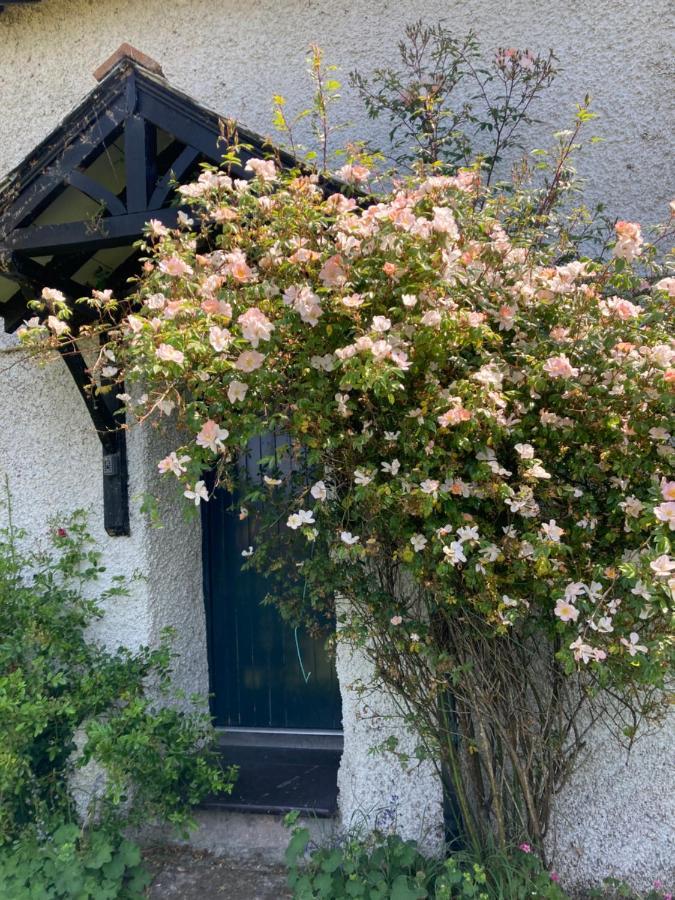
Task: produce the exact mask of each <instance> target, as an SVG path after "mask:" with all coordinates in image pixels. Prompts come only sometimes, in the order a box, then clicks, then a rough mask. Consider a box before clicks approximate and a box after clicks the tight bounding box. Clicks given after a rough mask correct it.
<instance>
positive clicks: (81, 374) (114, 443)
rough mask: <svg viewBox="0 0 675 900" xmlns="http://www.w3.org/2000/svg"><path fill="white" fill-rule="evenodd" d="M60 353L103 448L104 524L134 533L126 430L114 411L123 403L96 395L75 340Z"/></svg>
mask: <svg viewBox="0 0 675 900" xmlns="http://www.w3.org/2000/svg"><path fill="white" fill-rule="evenodd" d="M59 352H60V353H61V356H62V358H63V361H64V362H65V364H66V366H67V367H68V371H69V372H70V374H71V375H72V377H73V381H74V382H75V384H76V385H77V389H78V390H79V392H80V395H81V397H82V399H83V400H84V403H85V406H86V407H87V410H88V412H89V416H90V418H91V420H92V422H93V424H94V428H95V429H96V433H97V435H98V437H99V440H100V441H101V447H102V451H103V472H102V474H103V525H104V528H105V530H106V532H107V533H108V534H109V535H110V536H111V537H122V536H128V535H129V534H131V530H130V527H129V484H128V482H129V475H128V466H127V442H126V432H125V430H124V428H123V427H122V423H121V422H120V421H118V419H117V418H116V417H115V415H114V412H115V410H116V409H119V407H120V403H119V400H118V399H117V392H115V393H114V394H112V395H111V396H112V400H108V398H107V397H105V396H101V395H98V396H97V394H96V385H95V384H94V382H93V381H92V379H91V376H90V374H89V371H88V369H87V365H86V363H85V360H84V357H83V356H82V353H81V352H80V349H79V347H78V346H77V344H76V343H75V341H74V340H69V341H64V342H63V343H61V344H60V345H59Z"/></svg>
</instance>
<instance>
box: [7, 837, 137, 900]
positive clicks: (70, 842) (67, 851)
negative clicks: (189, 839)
mask: <svg viewBox="0 0 675 900" xmlns="http://www.w3.org/2000/svg"><path fill="white" fill-rule="evenodd" d="M148 881H149V877H148V874H147V872H146V870H145V869H144V867H143V865H142V863H141V854H140V850H139V849H138V847H137V846H136V844H134V843H132V842H131V841H129V840H126V839H125V838H123V837H121V835H120V834H119V833H118V832H117V831H116V830H114V829H109V828H94V829H90V830H88V831H86V832H83V831H82V830H81V829H80V828H79V827H78V826H77V825H75V824H72V823H69V824H66V823H63V824H61V825H58V826H56V827H55V829H54V830H53V832H49V833H48V834H46V835H44V836H41V837H40V838H39V839H38V837H37V835H36V834H35V833H34V832H32V831H31V830H30V829H26V830H25V831H24V833H23V834H22V835H21V837H20V838H19V839H17V840H16V841H13V842H12V843H10V844H4V845H2V846H1V847H0V884H1V885H2V897H3V900H73V898H77V900H137V898H139V897H141V896H143V891H144V888H145V887H146V886H147V884H148Z"/></svg>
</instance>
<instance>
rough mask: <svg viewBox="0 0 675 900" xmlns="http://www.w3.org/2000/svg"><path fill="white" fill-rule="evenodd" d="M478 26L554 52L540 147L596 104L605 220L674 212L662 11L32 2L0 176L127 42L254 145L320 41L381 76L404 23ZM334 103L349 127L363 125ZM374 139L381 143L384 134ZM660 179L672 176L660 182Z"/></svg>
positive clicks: (483, 4) (14, 35)
mask: <svg viewBox="0 0 675 900" xmlns="http://www.w3.org/2000/svg"><path fill="white" fill-rule="evenodd" d="M418 16H421V17H424V18H425V19H427V20H431V21H433V20H435V19H437V18H439V17H445V19H446V20H447V21H448V22H449V23H451V24H452V25H453V26H455V27H456V29H457V31H458V32H459V33H463V32H464V31H466V30H468V29H469V28H471V27H473V28H475V29H476V31H477V32H478V34H479V36H480V38H481V41H482V42H483V43H484V44H485V45H486V46H488V47H495V46H497V45H503V46H520V47H525V46H527V47H531V48H533V49H535V50H546V49H548V48H549V47H552V48H553V49H555V50H556V52H557V54H558V56H559V58H560V61H561V66H562V68H563V72H562V74H561V75H560V77H559V79H558V81H557V83H556V86H555V87H554V89H553V90H552V91H551V92H550V94H549V96H548V99H547V100H545V101H544V102H543V103H542V105H541V106H540V108H539V110H538V111H539V112H540V114H541V115H540V117H541V118H542V119H543V120H545V121H544V125H543V127H542V128H541V129H540V130H539V132H538V133H537V134H536V136H534V137H533V144H534V145H536V146H541V144H542V143H543V142H544V141H545V139H546V136H547V135H549V134H550V132H551V131H552V130H553V129H556V128H561V127H565V126H566V125H567V124H568V123H569V121H570V118H571V114H572V111H573V108H574V104H575V103H577V102H578V101H580V100H581V99H582V98H583V96H584V94H586V93H587V92H588V93H591V94H592V95H593V97H594V107H595V109H596V110H597V112H598V113H600V116H601V118H600V120H599V122H598V123H597V127H594V131H595V132H597V133H598V134H601V135H602V136H603V137H604V138H605V143H604V144H601V145H598V146H597V147H595V148H594V149H593V151H592V152H591V153H590V155H588V156H587V158H586V159H584V160H583V161H582V165H581V169H582V171H584V172H585V173H586V174H587V175H588V176H589V179H590V183H591V195H592V196H601V195H604V196H606V197H607V199H608V201H609V204H610V208H611V210H612V211H613V212H615V213H622V214H623V213H625V214H630V215H633V216H638V217H639V218H641V219H643V220H645V221H646V220H649V219H658V218H661V217H662V216H663V214H664V213H663V210H664V205H665V204H666V203H667V201H668V200H670V199H671V197H670V196H669V193H668V191H669V185H672V175H673V165H672V157H671V153H670V150H671V135H672V128H673V115H674V111H675V107H674V101H673V97H674V96H675V91H674V90H673V86H674V85H673V80H672V79H673V54H672V47H673V37H674V33H673V32H674V30H675V29H674V27H673V24H674V23H673V15H672V5H671V3H670V2H669V0H642V2H640V3H639V4H637V3H635V2H634V0H597V2H594V3H592V4H590V3H588V0H501V2H497V0H461V2H460V0H407V2H401V0H369V2H367V3H365V2H357V0H249V2H247V3H246V4H243V5H242V4H241V3H239V2H237V0H172V2H171V3H166V2H164V0H143V2H140V0H106V2H105V3H101V2H98V0H42V2H41V3H40V4H39V5H37V6H35V7H32V8H23V9H22V8H14V9H9V8H8V9H7V11H6V12H4V13H3V14H2V16H0V47H1V48H2V50H1V54H0V110H1V111H2V113H1V115H2V120H3V122H8V123H20V126H18V127H16V126H14V127H12V126H11V124H10V127H3V128H2V129H0V172H5V171H7V170H8V169H9V168H11V167H12V166H14V165H15V164H16V163H18V162H19V161H20V160H21V159H22V157H23V156H24V155H25V154H26V153H28V152H29V151H30V150H31V149H32V148H33V147H34V146H35V144H36V143H37V141H39V140H40V139H41V138H42V137H44V136H45V135H46V134H47V133H48V132H49V131H50V130H51V129H52V128H53V127H54V126H55V125H56V124H57V122H58V121H59V120H60V118H61V117H62V116H63V114H64V113H65V112H66V111H67V110H69V109H70V108H71V107H72V106H74V104H75V103H76V102H77V101H78V100H79V99H80V98H81V97H82V96H83V95H84V94H85V93H86V92H87V91H88V90H89V89H90V88H91V86H92V78H91V73H92V72H93V71H94V69H95V68H96V67H97V66H98V65H99V64H100V63H101V62H102V61H103V60H104V59H105V58H106V57H107V56H108V55H109V54H110V53H112V51H113V50H115V49H116V48H117V47H118V46H119V44H120V43H122V42H123V41H129V42H130V43H132V44H134V45H135V46H137V47H138V48H139V49H140V50H143V51H145V52H146V53H148V54H150V55H151V56H153V57H154V58H155V59H156V60H158V61H159V62H160V63H161V64H162V66H163V67H164V72H165V74H166V75H167V77H168V78H169V80H170V81H171V82H172V83H173V84H175V85H176V86H177V87H179V88H181V89H183V90H185V91H187V92H188V93H190V94H192V95H193V96H194V97H196V99H197V100H199V101H201V102H203V103H205V104H206V105H207V106H210V107H211V108H213V109H215V110H217V111H218V112H222V113H224V114H227V115H229V116H233V117H235V118H238V119H240V120H241V121H242V122H243V123H245V124H247V125H248V126H249V127H250V128H253V129H256V130H258V131H261V132H263V133H266V132H268V131H269V130H270V109H271V97H272V95H273V94H274V93H282V94H284V95H285V96H286V97H287V98H288V99H289V104H292V103H293V102H297V103H299V104H300V103H306V99H307V96H308V94H307V81H306V78H305V75H304V72H305V51H306V48H307V45H308V44H309V43H310V42H311V41H317V42H319V43H320V44H321V45H322V46H323V47H324V48H325V51H326V56H327V58H328V59H329V60H330V61H331V62H334V63H336V64H337V65H339V66H341V67H342V69H343V70H344V71H349V70H351V69H352V68H354V67H356V68H359V69H362V70H365V71H367V70H368V69H371V68H372V67H375V66H377V65H383V64H387V63H388V62H390V61H391V58H392V51H393V48H394V45H395V42H396V40H397V39H398V37H399V36H400V35H401V32H402V29H403V26H404V24H405V23H406V22H409V21H410V20H411V19H413V18H415V17H418ZM344 94H345V112H344V117H343V118H344V120H351V121H352V122H355V123H357V122H358V123H359V128H358V133H359V134H361V135H362V132H363V130H364V129H363V128H362V127H361V123H362V122H363V118H364V117H363V114H362V111H361V110H360V109H359V108H358V106H356V105H355V104H354V102H353V98H352V97H351V96H350V94H349V92H348V91H345V92H344ZM366 130H367V131H368V133H369V134H371V135H374V136H378V137H382V136H383V134H384V130H385V129H384V125H381V126H380V129H379V131H378V130H376V129H375V128H374V127H373V125H372V123H369V124H368V125H367V129H366ZM668 176H670V177H668Z"/></svg>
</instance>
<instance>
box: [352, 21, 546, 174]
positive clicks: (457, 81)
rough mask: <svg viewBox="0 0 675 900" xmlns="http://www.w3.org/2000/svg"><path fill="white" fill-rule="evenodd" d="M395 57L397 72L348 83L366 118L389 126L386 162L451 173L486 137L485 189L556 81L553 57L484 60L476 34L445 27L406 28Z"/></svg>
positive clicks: (506, 53) (506, 55)
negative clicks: (439, 167) (442, 168)
mask: <svg viewBox="0 0 675 900" xmlns="http://www.w3.org/2000/svg"><path fill="white" fill-rule="evenodd" d="M398 54H399V63H400V66H399V68H398V69H397V68H392V67H385V68H380V69H376V70H375V71H374V72H373V73H372V74H371V75H369V76H365V75H363V74H362V73H360V72H352V74H351V78H350V80H351V83H352V85H353V86H354V87H356V88H357V90H358V93H359V95H360V97H361V100H362V101H363V103H364V104H365V107H366V110H367V112H368V114H369V116H370V117H371V118H373V119H377V118H381V117H382V118H386V119H387V120H388V122H389V126H390V130H389V141H390V145H391V146H390V148H388V153H387V155H388V156H390V157H391V158H392V159H393V161H394V163H395V164H396V167H397V169H399V170H400V169H401V168H402V167H406V166H414V165H416V164H420V163H422V164H426V165H429V164H439V165H443V166H445V167H450V168H451V169H453V168H454V169H456V168H457V167H459V166H464V165H467V164H468V163H469V162H470V161H471V159H472V157H473V156H474V155H475V146H474V145H475V143H476V141H477V140H478V141H482V140H483V139H484V138H485V137H486V136H487V138H488V142H487V143H488V147H486V149H485V152H484V154H483V160H484V164H485V171H486V175H485V178H486V181H487V183H489V182H490V181H491V179H492V174H493V172H494V168H495V166H496V164H497V163H498V162H499V161H500V160H502V158H503V156H504V154H505V153H506V152H507V151H510V150H515V149H519V148H521V147H522V144H521V142H520V134H519V131H520V130H521V126H528V125H532V124H533V122H534V121H535V120H534V119H533V117H532V106H533V104H534V103H535V101H536V100H537V98H538V97H539V95H540V94H541V93H542V92H543V91H545V90H546V89H547V88H548V87H550V85H551V83H552V82H553V79H554V78H555V76H556V74H557V70H556V67H555V63H556V60H555V56H554V54H553V53H552V52H549V53H548V54H547V55H537V54H534V53H532V52H530V51H529V50H525V51H521V50H516V49H514V48H499V49H498V50H497V51H496V53H495V54H494V55H493V56H492V58H490V59H488V60H485V59H484V55H483V54H482V52H481V48H480V45H479V42H478V39H477V36H476V34H475V32H473V31H470V32H469V33H468V34H466V35H465V36H463V37H460V38H458V37H456V36H455V34H454V32H453V31H452V29H451V28H449V27H448V26H447V25H445V24H444V23H443V22H439V23H437V24H434V25H428V24H425V23H424V22H423V21H422V20H419V21H417V22H414V23H412V24H410V25H408V26H407V27H406V29H405V36H404V38H403V39H402V40H401V41H400V42H399V45H398ZM483 143H484V140H483Z"/></svg>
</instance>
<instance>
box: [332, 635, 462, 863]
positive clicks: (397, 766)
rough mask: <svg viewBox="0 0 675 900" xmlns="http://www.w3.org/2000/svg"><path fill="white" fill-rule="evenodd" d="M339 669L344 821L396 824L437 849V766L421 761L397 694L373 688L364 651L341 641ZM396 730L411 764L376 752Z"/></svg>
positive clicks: (384, 827)
mask: <svg viewBox="0 0 675 900" xmlns="http://www.w3.org/2000/svg"><path fill="white" fill-rule="evenodd" d="M337 671H338V677H339V679H340V688H341V693H342V716H343V720H344V722H345V750H344V754H343V760H342V765H341V766H340V772H339V776H338V788H339V792H340V795H339V803H340V814H341V816H342V821H343V823H344V825H345V826H346V827H348V828H352V829H354V830H356V831H365V830H369V829H372V828H378V829H380V830H381V831H384V832H387V831H388V830H389V829H392V830H395V831H396V832H398V833H399V834H401V835H403V837H405V838H413V839H414V840H419V841H420V843H421V844H422V846H423V847H425V848H426V849H427V850H428V851H430V852H434V851H437V850H438V848H439V847H441V846H442V844H443V839H444V837H443V792H442V788H441V782H440V779H439V778H438V776H437V774H436V771H435V769H434V767H433V766H432V765H431V764H430V763H429V762H423V763H420V762H416V761H415V746H416V743H417V742H416V740H415V738H414V735H412V734H411V733H410V732H409V731H407V730H405V729H403V728H401V725H400V720H399V716H398V713H397V710H396V708H395V706H394V703H393V702H392V700H391V698H390V697H388V696H387V695H386V694H384V693H382V692H378V691H374V690H372V689H371V690H369V689H368V685H369V684H370V683H371V680H372V674H371V673H372V667H371V665H370V663H369V662H368V660H367V659H366V658H365V657H364V656H363V655H362V654H361V653H360V652H354V653H353V652H350V650H349V649H348V648H347V647H346V646H345V645H344V644H340V643H338V654H337ZM363 688H365V690H363ZM347 724H348V726H349V733H347V731H346V727H347ZM392 733H394V734H396V736H397V738H398V739H399V743H398V748H397V749H398V750H399V751H400V752H401V753H404V754H408V755H409V756H410V757H411V758H412V762H411V764H410V765H403V764H401V763H399V761H398V759H397V758H396V757H395V756H394V755H393V754H392V753H386V752H381V753H376V754H373V753H372V752H371V750H372V748H373V747H377V746H378V745H380V744H382V743H383V742H384V741H385V740H386V739H387V737H389V736H390V735H391V734H392Z"/></svg>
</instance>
